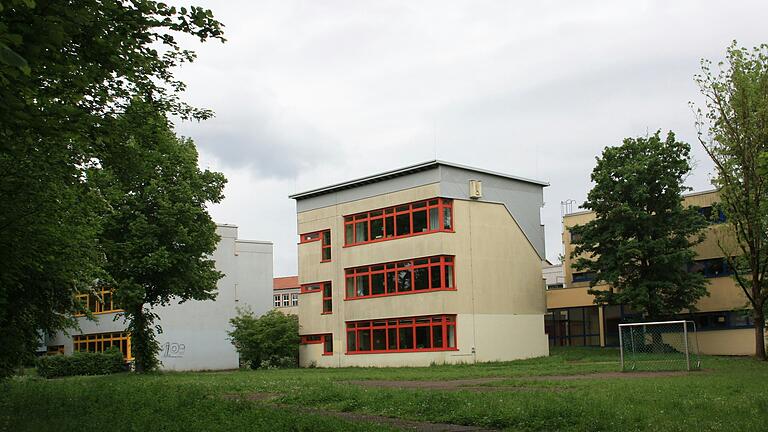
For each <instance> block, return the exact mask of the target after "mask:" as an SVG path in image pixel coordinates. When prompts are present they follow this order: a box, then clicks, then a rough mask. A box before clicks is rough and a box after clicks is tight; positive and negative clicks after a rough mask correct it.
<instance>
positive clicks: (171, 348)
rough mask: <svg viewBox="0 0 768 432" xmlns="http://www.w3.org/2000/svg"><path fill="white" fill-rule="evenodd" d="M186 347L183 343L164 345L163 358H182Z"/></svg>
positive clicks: (167, 343)
mask: <svg viewBox="0 0 768 432" xmlns="http://www.w3.org/2000/svg"><path fill="white" fill-rule="evenodd" d="M186 348H187V347H186V346H184V344H182V343H176V342H166V343H165V344H163V345H162V349H161V353H162V354H161V357H163V358H182V357H184V350H186Z"/></svg>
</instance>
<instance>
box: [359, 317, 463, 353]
mask: <svg viewBox="0 0 768 432" xmlns="http://www.w3.org/2000/svg"><path fill="white" fill-rule="evenodd" d="M424 328H427V329H428V334H429V337H428V341H429V346H428V347H427V346H423V347H418V346H417V345H418V341H419V334H423V333H424V330H423V329H424ZM419 329H422V330H421V331H420V330H419ZM438 329H439V331H438ZM401 330H402V331H401ZM408 330H410V332H408ZM408 333H410V344H408V343H407V342H408V341H407V339H408V337H407V335H408ZM346 336H347V339H346V341H347V351H346V354H373V353H377V354H378V353H400V352H433V351H458V348H457V347H458V341H457V339H456V315H430V316H417V317H404V318H383V319H378V320H365V321H347V328H346ZM404 336H405V337H404ZM366 339H367V341H366ZM409 345H410V346H409ZM437 345H439V346H437ZM364 347H367V349H363V348H364Z"/></svg>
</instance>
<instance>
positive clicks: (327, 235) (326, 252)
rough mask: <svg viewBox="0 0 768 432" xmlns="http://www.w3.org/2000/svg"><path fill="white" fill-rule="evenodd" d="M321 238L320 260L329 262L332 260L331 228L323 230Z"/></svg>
mask: <svg viewBox="0 0 768 432" xmlns="http://www.w3.org/2000/svg"><path fill="white" fill-rule="evenodd" d="M320 240H321V241H320V262H329V261H331V230H325V231H321V232H320ZM326 256H327V258H326Z"/></svg>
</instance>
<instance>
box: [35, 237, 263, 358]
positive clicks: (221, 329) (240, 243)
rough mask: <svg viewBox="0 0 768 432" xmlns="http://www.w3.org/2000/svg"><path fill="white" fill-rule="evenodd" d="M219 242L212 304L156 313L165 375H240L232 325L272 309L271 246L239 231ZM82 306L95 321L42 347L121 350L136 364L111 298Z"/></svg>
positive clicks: (87, 300)
mask: <svg viewBox="0 0 768 432" xmlns="http://www.w3.org/2000/svg"><path fill="white" fill-rule="evenodd" d="M216 232H217V234H219V236H221V240H220V241H219V243H218V245H217V247H216V251H215V252H214V253H213V256H212V258H213V260H214V261H215V262H216V269H217V270H219V271H220V272H222V273H223V274H224V277H222V278H221V279H219V281H218V283H217V287H218V295H217V296H216V299H214V300H205V301H196V300H189V301H186V302H184V303H181V304H179V303H175V304H173V302H172V304H170V305H168V306H161V307H156V308H154V309H153V311H154V312H155V313H157V314H158V315H159V317H160V319H159V320H158V321H157V324H159V325H160V326H161V327H162V329H163V332H162V333H160V334H158V335H157V339H158V342H159V343H160V353H159V359H160V361H161V362H162V364H161V369H163V370H216V369H236V368H238V367H239V355H238V353H237V351H235V347H234V346H233V345H232V343H231V342H230V341H229V337H228V335H227V332H228V331H230V330H231V326H230V324H229V320H230V319H231V318H233V317H235V316H236V315H237V308H238V307H243V308H250V309H251V310H252V311H253V312H254V313H255V314H257V315H261V314H263V313H264V312H266V311H267V310H269V309H270V308H271V305H272V303H271V300H272V299H271V295H272V243H271V242H264V241H252V240H242V239H239V238H238V237H237V226H235V225H222V224H220V225H217V227H216ZM81 300H82V301H83V303H84V304H85V305H86V306H87V307H88V309H89V310H90V311H91V312H93V315H94V317H95V318H96V320H95V321H91V320H88V319H87V318H86V317H85V316H84V315H81V316H80V317H78V318H77V322H78V328H74V329H70V330H69V331H68V332H59V333H57V334H56V335H54V336H53V337H52V338H47V339H46V340H45V341H44V343H43V344H42V348H43V350H46V351H47V352H48V353H49V354H53V353H62V354H71V353H72V352H74V351H89V352H102V351H105V350H107V349H109V348H110V347H113V346H116V347H119V348H120V350H121V351H122V352H123V356H124V357H125V359H126V360H127V361H131V360H133V355H132V353H131V341H130V334H129V333H127V332H126V330H125V329H126V327H127V325H126V322H125V321H124V320H123V319H122V318H120V317H118V316H117V315H118V314H119V313H120V312H122V311H121V310H120V309H118V308H117V307H116V306H115V305H114V304H113V302H112V292H111V291H110V290H104V291H102V292H99V293H89V294H81Z"/></svg>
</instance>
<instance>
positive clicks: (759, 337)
mask: <svg viewBox="0 0 768 432" xmlns="http://www.w3.org/2000/svg"><path fill="white" fill-rule="evenodd" d="M753 316H754V319H755V357H756V358H757V359H758V360H765V359H766V358H765V312H764V311H763V307H762V305H760V307H756V308H755V310H754V314H753Z"/></svg>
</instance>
